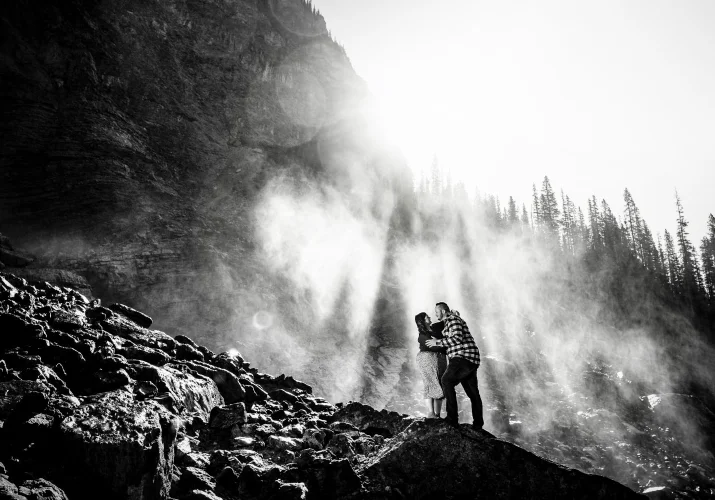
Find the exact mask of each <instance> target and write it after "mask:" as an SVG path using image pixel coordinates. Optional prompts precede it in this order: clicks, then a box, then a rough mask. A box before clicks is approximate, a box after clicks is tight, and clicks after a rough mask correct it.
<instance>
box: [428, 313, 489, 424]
mask: <svg viewBox="0 0 715 500" xmlns="http://www.w3.org/2000/svg"><path fill="white" fill-rule="evenodd" d="M434 312H435V316H436V317H437V320H438V321H444V330H443V331H442V334H443V335H444V338H443V339H430V340H427V341H426V342H425V344H426V345H428V346H429V347H435V346H444V347H446V348H447V356H448V357H449V365H447V371H445V372H444V375H442V389H443V390H444V396H445V398H446V400H447V423H448V424H450V425H452V426H454V427H457V425H458V421H459V420H458V416H457V392H456V391H455V387H456V386H457V384H462V387H464V392H466V393H467V396H468V397H469V400H470V401H471V402H472V418H473V419H474V423H473V424H472V426H473V428H474V429H475V430H480V429H481V428H482V426H483V425H484V417H483V415H482V398H481V396H480V395H479V387H478V386H477V368H479V364H480V362H481V360H480V358H479V348H478V347H477V344H476V342H474V337H472V334H471V333H470V332H469V327H468V326H467V323H465V322H464V320H463V319H462V318H460V317H459V313H457V312H456V311H451V310H450V309H449V306H447V304H445V303H444V302H438V303H437V305H436V306H435V310H434Z"/></svg>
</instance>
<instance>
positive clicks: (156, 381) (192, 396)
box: [128, 360, 224, 417]
mask: <svg viewBox="0 0 715 500" xmlns="http://www.w3.org/2000/svg"><path fill="white" fill-rule="evenodd" d="M181 368H182V367H181V365H179V366H163V367H158V366H154V365H151V364H149V363H147V362H144V361H139V360H131V361H130V362H129V367H128V372H129V374H130V375H131V376H132V378H134V379H135V380H137V381H140V382H148V383H151V384H153V385H154V386H155V387H156V388H157V391H158V392H161V393H165V394H168V396H169V397H171V398H172V399H173V400H174V401H175V402H177V403H180V406H182V407H183V408H185V409H186V410H187V411H189V412H198V413H200V414H202V415H203V416H204V417H207V416H208V414H209V413H210V412H211V409H212V408H214V407H215V406H218V405H222V404H223V402H224V399H223V397H222V396H221V393H220V391H219V389H218V387H217V386H216V383H215V382H214V381H213V380H212V379H210V378H208V377H205V376H202V375H200V374H197V373H189V372H187V371H186V370H182V369H181ZM151 395H154V394H151Z"/></svg>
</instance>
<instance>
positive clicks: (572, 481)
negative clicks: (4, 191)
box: [0, 274, 639, 500]
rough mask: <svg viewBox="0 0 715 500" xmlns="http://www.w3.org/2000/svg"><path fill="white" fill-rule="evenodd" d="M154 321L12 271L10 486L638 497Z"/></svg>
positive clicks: (4, 466) (6, 459)
mask: <svg viewBox="0 0 715 500" xmlns="http://www.w3.org/2000/svg"><path fill="white" fill-rule="evenodd" d="M147 323H148V320H147V319H146V316H145V315H144V314H143V313H141V312H140V311H136V310H133V309H130V308H127V307H125V306H120V305H115V306H113V307H103V306H102V305H101V304H100V302H99V301H98V300H95V301H91V302H90V300H88V299H87V298H86V297H84V296H82V295H80V294H79V293H77V292H76V291H74V290H72V289H69V288H66V287H59V286H55V285H52V284H50V283H36V284H34V285H31V284H29V283H28V282H27V281H26V280H24V279H23V278H20V277H17V276H14V275H10V274H0V327H1V328H0V348H1V349H2V351H1V352H2V359H1V360H0V441H1V442H2V443H3V446H2V447H0V492H1V493H0V495H3V496H2V497H3V498H53V499H64V498H69V499H73V498H88V496H91V495H93V494H95V492H96V491H99V490H101V491H102V495H103V496H104V497H106V498H109V499H143V500H146V499H155V498H156V499H160V498H175V499H179V500H183V499H219V498H220V499H227V500H232V499H235V498H253V499H266V500H267V499H271V498H346V499H347V498H375V499H377V498H381V499H386V498H405V497H409V498H421V497H426V496H430V497H433V496H438V497H442V498H464V497H472V496H477V495H478V496H480V497H484V498H507V497H508V498H513V497H514V496H515V495H518V496H520V497H522V498H638V497H639V495H637V494H636V493H634V492H633V491H631V490H629V489H628V488H626V487H624V486H621V485H619V484H617V483H615V482H613V481H611V480H608V479H605V478H602V477H598V476H594V475H587V474H583V473H581V472H578V471H575V470H572V469H567V468H565V467H562V466H559V465H557V464H555V463H553V462H550V461H548V460H544V459H541V458H539V457H537V456H535V455H532V454H530V453H528V452H526V451H525V450H523V449H521V448H519V447H517V446H514V445H511V444H509V443H506V442H504V441H501V440H498V439H495V438H494V437H493V436H491V435H489V434H487V433H475V432H474V431H471V430H470V429H468V428H466V427H464V428H462V429H453V428H451V427H449V426H447V425H446V424H444V423H442V422H441V421H425V420H423V419H415V418H414V417H408V416H407V415H402V414H399V413H396V412H388V411H384V410H383V411H377V410H375V409H373V408H372V407H370V406H368V405H364V404H361V403H355V402H352V403H349V404H347V405H345V404H339V405H336V406H334V405H332V404H330V403H329V402H327V401H325V400H324V399H322V398H321V397H319V396H316V395H314V394H313V388H312V387H311V386H309V385H308V384H305V383H304V382H301V381H299V380H296V379H295V378H293V377H291V376H286V375H279V376H271V375H268V374H265V373H260V372H258V371H257V370H256V369H255V368H252V367H251V365H250V364H249V363H248V362H246V361H245V360H244V359H243V357H242V356H241V355H240V354H238V353H234V354H233V355H231V354H228V353H221V354H215V353H213V352H211V351H210V350H208V349H207V348H205V347H203V346H200V345H197V344H195V343H193V341H191V340H190V339H189V338H187V337H185V336H177V337H176V338H173V337H171V336H169V335H167V334H165V333H163V332H160V331H157V330H150V329H148V328H146V327H145V326H142V325H141V324H144V325H146V324H147ZM28 478H30V479H28Z"/></svg>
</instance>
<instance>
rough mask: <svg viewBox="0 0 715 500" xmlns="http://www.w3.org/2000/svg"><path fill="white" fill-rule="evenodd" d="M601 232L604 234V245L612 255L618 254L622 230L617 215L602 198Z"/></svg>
mask: <svg viewBox="0 0 715 500" xmlns="http://www.w3.org/2000/svg"><path fill="white" fill-rule="evenodd" d="M599 226H600V228H599V229H600V231H599V232H600V234H602V235H603V245H604V246H605V247H606V249H607V250H609V251H610V252H611V254H612V255H614V256H615V255H617V254H618V253H619V250H620V245H621V230H620V227H619V226H620V225H619V224H618V221H617V220H616V217H615V216H614V215H613V212H612V211H611V207H609V206H608V203H607V202H606V200H603V199H602V200H601V218H600V224H599Z"/></svg>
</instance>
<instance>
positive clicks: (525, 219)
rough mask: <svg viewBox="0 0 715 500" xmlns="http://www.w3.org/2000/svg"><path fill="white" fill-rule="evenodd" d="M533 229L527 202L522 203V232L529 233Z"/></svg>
mask: <svg viewBox="0 0 715 500" xmlns="http://www.w3.org/2000/svg"><path fill="white" fill-rule="evenodd" d="M531 231H532V228H531V226H530V224H529V212H527V211H526V204H525V203H522V204H521V233H522V234H527V233H530V232H531Z"/></svg>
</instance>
